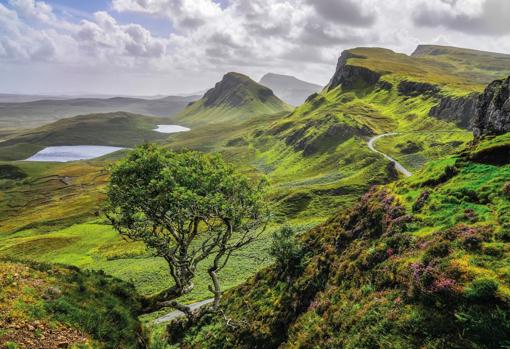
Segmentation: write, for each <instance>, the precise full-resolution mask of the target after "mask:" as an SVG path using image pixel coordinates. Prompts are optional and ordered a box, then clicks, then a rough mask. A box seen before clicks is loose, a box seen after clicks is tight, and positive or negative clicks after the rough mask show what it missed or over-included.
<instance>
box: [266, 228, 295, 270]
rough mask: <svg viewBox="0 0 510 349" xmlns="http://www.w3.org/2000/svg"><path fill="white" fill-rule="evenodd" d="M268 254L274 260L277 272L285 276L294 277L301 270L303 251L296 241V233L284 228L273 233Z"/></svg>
mask: <svg viewBox="0 0 510 349" xmlns="http://www.w3.org/2000/svg"><path fill="white" fill-rule="evenodd" d="M272 238H273V240H272V243H271V247H270V250H269V253H270V254H271V256H273V257H274V258H275V259H276V267H277V268H278V270H279V271H280V272H281V273H283V274H287V275H294V274H295V273H296V272H298V271H299V270H301V266H302V259H303V249H302V247H301V244H300V242H299V241H298V240H297V239H296V232H295V231H294V230H293V229H292V228H290V227H288V226H284V227H283V228H281V229H280V230H278V231H276V232H274V233H273V237H272Z"/></svg>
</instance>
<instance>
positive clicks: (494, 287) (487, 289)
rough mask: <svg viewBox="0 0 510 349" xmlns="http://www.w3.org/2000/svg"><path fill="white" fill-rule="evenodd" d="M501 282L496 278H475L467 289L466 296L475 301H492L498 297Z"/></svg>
mask: <svg viewBox="0 0 510 349" xmlns="http://www.w3.org/2000/svg"><path fill="white" fill-rule="evenodd" d="M498 288H499V283H498V282H497V281H496V280H494V279H489V278H480V279H476V280H474V281H473V282H472V283H471V285H470V287H469V288H468V289H467V290H466V297H467V298H468V299H469V300H471V301H475V302H483V301H490V300H493V299H494V298H495V297H496V292H497V291H498Z"/></svg>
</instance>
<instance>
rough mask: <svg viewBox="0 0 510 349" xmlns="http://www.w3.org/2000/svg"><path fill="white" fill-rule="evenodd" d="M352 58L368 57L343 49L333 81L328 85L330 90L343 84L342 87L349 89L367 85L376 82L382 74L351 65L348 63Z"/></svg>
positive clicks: (327, 87)
mask: <svg viewBox="0 0 510 349" xmlns="http://www.w3.org/2000/svg"><path fill="white" fill-rule="evenodd" d="M350 58H361V59H365V58H366V57H364V56H361V55H357V54H354V53H352V52H349V51H343V52H342V54H341V55H340V58H339V59H338V64H337V66H336V71H335V75H333V78H331V81H330V82H329V84H328V85H327V86H326V89H327V90H328V91H330V90H332V89H334V88H336V87H338V86H340V85H342V88H344V89H346V90H349V89H353V88H357V87H363V86H367V85H374V84H376V83H377V82H378V81H379V79H380V78H381V75H380V74H379V73H377V72H374V71H372V70H370V69H368V68H365V67H360V66H356V65H351V64H349V63H348V60H349V59H350Z"/></svg>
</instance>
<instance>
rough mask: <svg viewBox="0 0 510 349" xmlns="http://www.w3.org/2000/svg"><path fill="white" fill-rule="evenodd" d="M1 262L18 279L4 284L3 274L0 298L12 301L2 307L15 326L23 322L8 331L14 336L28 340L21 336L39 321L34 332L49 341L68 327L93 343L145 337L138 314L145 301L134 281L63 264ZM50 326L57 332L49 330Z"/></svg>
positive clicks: (126, 344)
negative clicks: (43, 335) (141, 303)
mask: <svg viewBox="0 0 510 349" xmlns="http://www.w3.org/2000/svg"><path fill="white" fill-rule="evenodd" d="M0 266H1V267H2V273H8V274H9V273H12V275H11V276H12V278H13V279H12V280H11V281H8V280H7V282H5V281H6V280H5V279H4V277H3V276H4V275H1V276H2V278H1V279H0V280H2V282H1V283H0V286H1V289H0V299H4V297H8V298H9V299H10V302H9V303H8V304H2V305H1V311H2V315H3V316H5V320H7V319H8V321H10V322H12V323H14V324H16V323H21V326H20V325H18V327H13V328H14V330H13V328H12V327H11V328H9V329H8V331H7V332H6V333H5V334H6V335H8V336H12V337H11V338H20V341H23V343H24V344H26V343H25V340H26V339H27V338H22V337H20V336H22V335H23V330H24V326H25V324H29V325H30V324H39V325H40V326H39V327H37V326H36V329H35V330H33V329H32V331H36V332H37V331H38V330H41V329H42V330H44V331H45V332H44V334H45V335H46V336H47V338H46V340H47V341H52V342H53V341H58V338H57V337H58V336H63V337H62V338H64V339H65V338H66V337H65V336H66V335H68V334H69V332H70V330H69V329H74V330H78V331H76V333H83V334H85V335H86V336H87V337H89V338H91V339H92V340H93V341H94V342H93V343H91V344H92V345H93V347H96V346H97V347H101V348H103V347H104V348H119V347H122V348H140V347H142V343H141V340H142V339H143V336H144V335H143V333H142V326H141V323H140V321H139V320H138V317H137V314H138V311H139V309H140V302H139V296H138V294H137V292H136V291H135V289H134V287H133V285H131V284H128V283H125V282H123V281H120V280H118V279H115V278H112V277H111V276H107V275H105V274H104V273H103V272H89V271H82V270H79V269H78V268H70V267H63V266H58V265H51V264H39V263H33V262H29V263H21V262H10V261H0ZM3 321H4V318H3V317H2V319H0V326H3V325H6V324H7V323H4V322H3ZM9 327H10V326H9ZM47 328H51V329H52V331H51V332H50V333H48V332H47V331H46V330H47ZM18 330H19V331H20V332H19V333H18V332H17V331H18ZM72 333H75V332H72ZM2 335H3V333H2V332H0V344H3V343H2V341H1V337H2ZM74 336H76V335H74ZM35 338H38V337H37V333H36V336H35ZM71 338H72V336H71ZM32 340H33V341H34V340H37V339H34V338H32ZM40 340H44V338H42V339H40ZM31 345H37V343H34V342H32V344H31ZM23 347H24V346H23Z"/></svg>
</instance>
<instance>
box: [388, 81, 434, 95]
mask: <svg viewBox="0 0 510 349" xmlns="http://www.w3.org/2000/svg"><path fill="white" fill-rule="evenodd" d="M440 91H441V90H440V89H439V87H437V86H435V85H432V84H429V83H426V82H417V81H407V80H404V81H401V82H400V83H399V84H398V94H399V95H402V96H408V97H418V96H420V95H422V96H436V95H438V94H439V92H440Z"/></svg>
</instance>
